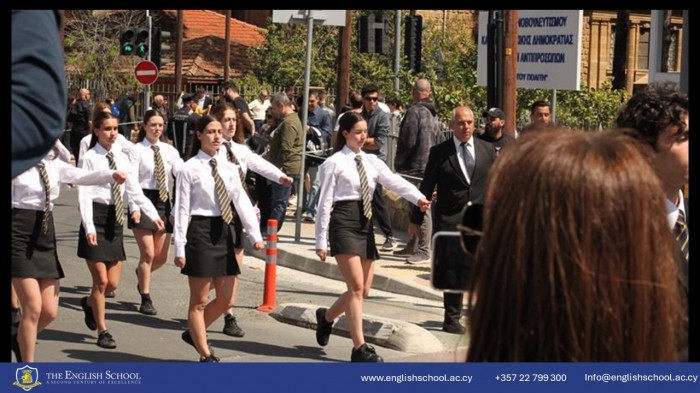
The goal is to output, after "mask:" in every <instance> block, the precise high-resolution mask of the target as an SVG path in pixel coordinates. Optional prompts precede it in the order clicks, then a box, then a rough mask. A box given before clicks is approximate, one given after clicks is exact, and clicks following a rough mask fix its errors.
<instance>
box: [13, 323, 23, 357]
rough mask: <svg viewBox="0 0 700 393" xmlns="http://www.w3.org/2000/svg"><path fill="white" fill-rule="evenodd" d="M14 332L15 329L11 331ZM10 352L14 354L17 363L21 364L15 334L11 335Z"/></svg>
mask: <svg viewBox="0 0 700 393" xmlns="http://www.w3.org/2000/svg"><path fill="white" fill-rule="evenodd" d="M13 330H15V329H13ZM11 345H12V352H14V354H15V360H17V363H22V352H21V351H20V350H19V341H17V332H16V331H15V332H13V333H12V344H11Z"/></svg>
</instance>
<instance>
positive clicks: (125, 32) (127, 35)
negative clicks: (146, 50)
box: [119, 28, 136, 56]
mask: <svg viewBox="0 0 700 393" xmlns="http://www.w3.org/2000/svg"><path fill="white" fill-rule="evenodd" d="M135 52H136V29H133V28H127V29H122V31H121V33H120V34H119V54H120V55H122V56H131V55H133V54H134V53H135Z"/></svg>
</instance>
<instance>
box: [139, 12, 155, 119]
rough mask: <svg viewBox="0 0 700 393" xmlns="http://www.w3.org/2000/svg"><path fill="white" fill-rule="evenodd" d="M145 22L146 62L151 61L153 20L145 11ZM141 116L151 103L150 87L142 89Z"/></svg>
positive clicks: (149, 13) (143, 115)
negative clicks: (146, 30)
mask: <svg viewBox="0 0 700 393" xmlns="http://www.w3.org/2000/svg"><path fill="white" fill-rule="evenodd" d="M146 20H147V21H148V61H151V34H153V20H152V18H151V12H150V11H149V10H146ZM143 100H144V101H145V102H144V103H143V114H142V116H141V118H142V119H143V118H144V117H145V116H146V111H147V110H148V107H149V105H150V102H151V85H146V87H145V88H144V89H143Z"/></svg>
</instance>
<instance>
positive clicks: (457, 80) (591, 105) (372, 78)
mask: <svg viewBox="0 0 700 393" xmlns="http://www.w3.org/2000/svg"><path fill="white" fill-rule="evenodd" d="M408 12H409V11H408V10H405V11H403V14H402V19H401V20H402V31H401V35H402V37H401V48H400V49H401V52H402V53H403V35H404V31H403V17H404V16H406V15H408ZM382 13H383V14H384V15H386V16H387V17H388V22H389V23H388V32H387V34H389V35H390V39H389V46H390V52H389V53H391V55H388V56H387V55H384V54H376V53H375V54H367V53H359V52H358V50H357V29H356V26H357V17H358V16H362V15H370V14H382ZM394 13H395V11H386V10H358V11H353V21H352V23H353V24H352V32H353V33H352V34H353V36H352V40H351V48H350V89H351V90H360V89H361V88H362V86H364V85H366V84H374V85H376V86H377V87H378V88H379V89H380V90H382V91H383V92H384V93H385V94H386V96H387V97H391V96H397V97H399V98H400V99H401V101H402V102H404V103H405V104H406V105H408V104H410V103H411V87H412V86H413V83H414V82H415V80H416V79H418V78H427V79H428V80H430V81H431V83H432V86H433V100H434V101H435V105H436V107H437V109H438V114H439V116H440V118H441V119H442V120H447V119H449V116H450V112H451V110H452V109H453V108H455V107H456V106H459V105H469V106H470V107H472V109H473V110H474V112H475V113H476V114H477V117H479V116H478V114H479V113H481V112H482V111H484V110H486V109H487V97H486V88H485V87H483V86H478V85H477V84H476V76H477V65H476V63H477V46H476V43H475V42H474V41H473V38H472V34H471V32H465V31H464V26H462V25H461V24H457V23H453V24H447V25H446V26H444V30H443V26H442V25H440V26H431V25H430V20H428V19H423V26H424V29H423V45H422V52H423V53H422V72H421V73H419V74H414V73H412V72H411V71H409V70H407V67H406V59H405V57H404V56H403V55H402V57H401V69H400V71H399V75H398V79H399V85H400V90H399V91H395V90H394V71H393V53H394V39H393V37H394V31H395V29H394V15H395V14H394ZM306 36H307V27H306V26H305V25H292V24H271V25H270V27H269V29H268V31H267V33H266V41H265V44H264V46H263V47H262V48H259V49H252V50H251V51H250V56H251V57H252V59H253V62H254V63H253V64H255V67H254V71H253V74H252V75H253V77H252V78H251V79H250V81H249V82H246V83H249V84H251V85H255V86H256V89H257V88H258V87H260V86H277V87H282V86H297V87H300V86H303V83H304V67H305V61H306ZM338 42H339V29H338V28H337V27H335V26H314V30H313V54H312V62H311V63H312V69H311V81H310V85H311V86H323V87H325V88H326V89H327V90H331V91H333V90H334V88H335V86H336V80H337V73H338V65H339V58H338ZM625 98H626V95H625V93H624V91H613V90H612V89H611V88H610V83H606V84H604V86H603V87H602V88H601V89H597V90H596V89H590V90H587V89H586V88H582V90H581V91H564V90H562V91H558V93H557V108H556V109H557V113H556V115H557V122H558V123H560V124H562V125H567V126H570V127H576V128H585V129H592V128H597V127H598V126H599V125H600V126H602V127H607V126H610V125H612V122H613V120H614V118H615V115H616V113H617V109H618V107H619V106H620V104H621V103H622V102H623V101H624V100H625ZM538 99H541V100H545V101H550V99H551V91H550V90H542V89H517V108H518V112H517V116H516V118H517V120H518V121H517V122H518V123H519V125H524V124H526V123H528V122H529V106H530V104H531V103H532V102H533V101H535V100H538Z"/></svg>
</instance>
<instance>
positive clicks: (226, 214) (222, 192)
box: [209, 158, 233, 224]
mask: <svg viewBox="0 0 700 393" xmlns="http://www.w3.org/2000/svg"><path fill="white" fill-rule="evenodd" d="M209 166H211V175H212V176H214V185H215V187H216V195H217V197H218V199H219V206H220V207H221V218H222V219H223V220H224V222H225V223H226V224H230V223H231V222H232V221H233V209H231V199H230V198H229V197H228V191H226V186H225V185H224V181H223V180H222V179H221V176H219V172H218V171H217V170H216V166H217V163H216V158H212V159H211V160H209Z"/></svg>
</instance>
